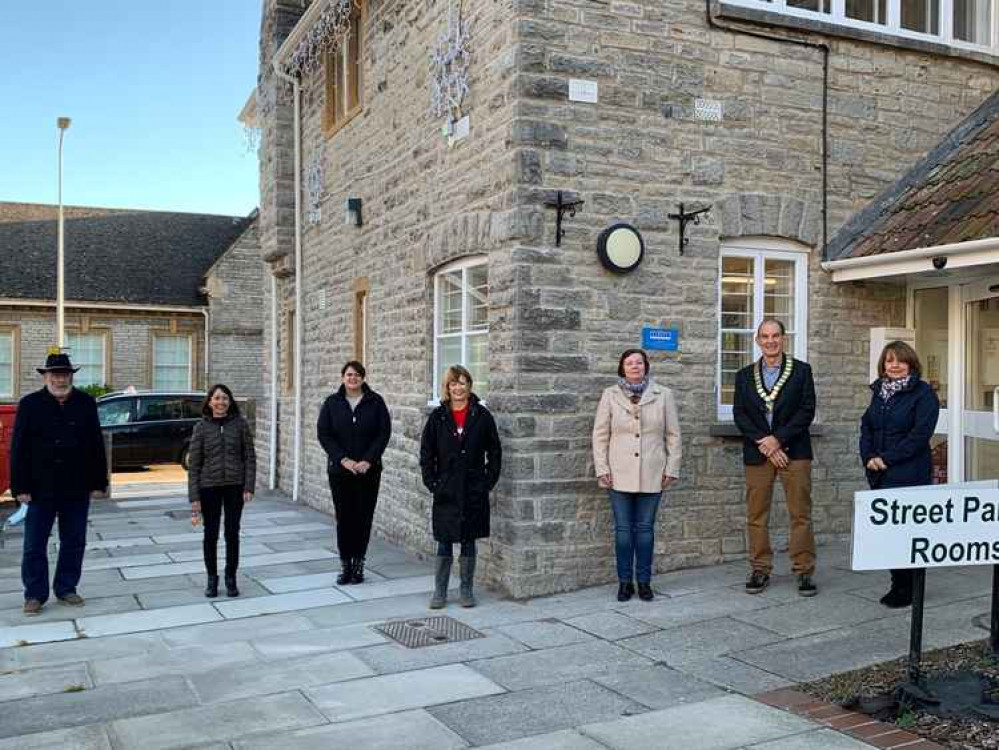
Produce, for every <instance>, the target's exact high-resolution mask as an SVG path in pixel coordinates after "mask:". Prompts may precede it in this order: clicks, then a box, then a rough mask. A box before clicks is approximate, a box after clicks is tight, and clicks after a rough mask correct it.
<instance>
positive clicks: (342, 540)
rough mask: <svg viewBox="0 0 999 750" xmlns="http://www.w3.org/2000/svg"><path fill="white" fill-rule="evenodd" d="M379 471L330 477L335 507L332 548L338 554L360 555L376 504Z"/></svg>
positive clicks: (367, 535) (366, 549)
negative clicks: (333, 543)
mask: <svg viewBox="0 0 999 750" xmlns="http://www.w3.org/2000/svg"><path fill="white" fill-rule="evenodd" d="M381 482H382V472H381V470H379V469H371V470H369V471H368V473H367V474H346V475H343V474H335V475H332V476H330V492H331V493H332V495H333V507H335V508H336V547H337V550H338V551H339V553H340V557H364V556H365V555H366V554H367V553H368V540H370V539H371V522H372V520H373V519H374V517H375V505H377V504H378V488H379V487H380V486H381Z"/></svg>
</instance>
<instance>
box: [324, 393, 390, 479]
mask: <svg viewBox="0 0 999 750" xmlns="http://www.w3.org/2000/svg"><path fill="white" fill-rule="evenodd" d="M361 389H362V391H363V394H362V396H361V400H360V401H359V402H358V404H357V408H356V409H353V410H351V408H350V403H349V402H348V401H347V389H346V387H344V386H342V385H341V386H340V388H339V390H337V391H336V393H333V394H331V395H330V396H329V397H328V398H327V399H326V401H325V402H324V403H323V408H322V409H321V410H320V411H319V420H318V422H317V423H316V432H317V434H318V435H319V442H320V444H321V445H322V446H323V450H324V451H326V455H327V456H328V457H329V463H328V466H327V470H328V472H329V475H330V480H331V481H332V480H334V479H336V478H337V477H343V476H348V475H349V476H352V475H351V474H350V472H348V471H347V470H346V469H345V468H343V466H341V465H340V462H341V461H342V460H343V459H344V458H349V459H350V460H351V461H367V462H368V463H369V464H371V468H372V470H374V471H381V469H382V453H384V452H385V448H386V446H388V442H389V438H390V437H391V436H392V418H391V417H390V416H389V411H388V407H386V406H385V401H384V400H383V399H382V397H381V396H379V395H378V394H377V393H375V392H374V391H373V390H371V389H370V388H369V387H368V385H367V383H363V384H362V385H361Z"/></svg>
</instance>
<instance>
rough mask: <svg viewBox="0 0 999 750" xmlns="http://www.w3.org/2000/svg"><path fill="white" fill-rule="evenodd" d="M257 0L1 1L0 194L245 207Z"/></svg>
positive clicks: (253, 196)
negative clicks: (62, 124)
mask: <svg viewBox="0 0 999 750" xmlns="http://www.w3.org/2000/svg"><path fill="white" fill-rule="evenodd" d="M260 10H261V0H30V1H29V2H15V0H0V201H18V202H25V203H53V204H54V203H56V202H57V201H58V195H59V194H58V184H59V180H58V167H59V130H58V128H57V127H56V119H57V118H58V117H60V116H66V117H70V118H72V125H71V126H70V128H69V130H67V131H66V135H65V140H64V144H63V203H64V204H66V205H77V206H102V207H110V208H143V209H154V210H164V211H183V212H192V213H215V214H229V215H240V216H245V215H246V214H248V213H249V212H250V211H252V210H253V209H254V208H255V207H256V206H257V204H258V200H259V191H258V183H257V160H256V154H255V153H254V152H253V151H250V150H249V149H248V148H247V145H246V139H245V137H244V132H243V127H242V125H241V124H240V123H238V122H237V120H236V117H237V116H238V115H239V112H240V110H241V109H242V108H243V105H244V104H245V102H246V100H247V97H249V95H250V93H251V92H252V91H253V89H254V87H255V86H256V81H257V67H258V61H257V54H258V47H257V37H258V33H259V29H260Z"/></svg>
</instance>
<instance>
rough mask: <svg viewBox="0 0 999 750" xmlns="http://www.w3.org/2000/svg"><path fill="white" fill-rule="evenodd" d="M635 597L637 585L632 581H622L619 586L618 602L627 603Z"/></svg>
mask: <svg viewBox="0 0 999 750" xmlns="http://www.w3.org/2000/svg"><path fill="white" fill-rule="evenodd" d="M634 595H635V584H633V583H632V582H631V581H621V582H620V583H619V584H618V586H617V600H618V601H619V602H626V601H628V600H629V599H631V597H633V596H634Z"/></svg>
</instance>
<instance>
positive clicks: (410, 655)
mask: <svg viewBox="0 0 999 750" xmlns="http://www.w3.org/2000/svg"><path fill="white" fill-rule="evenodd" d="M374 632H377V631H374ZM526 651H527V648H526V647H525V646H523V645H522V644H520V643H518V642H517V641H515V640H512V639H511V638H508V637H506V636H505V635H502V634H500V633H495V632H493V633H489V635H488V636H487V637H485V638H472V639H471V640H467V641H456V642H454V643H441V644H438V645H435V646H427V647H426V648H406V647H405V646H402V645H400V644H398V643H391V642H389V643H386V644H385V645H383V646H373V647H371V648H366V649H364V650H362V651H359V652H358V656H359V657H360V658H361V659H362V660H363V661H364V662H365V663H366V664H369V665H371V667H373V668H374V669H375V671H377V672H379V673H381V674H391V673H393V672H407V671H410V670H413V669H425V668H427V667H436V666H442V665H444V664H457V663H459V662H478V661H479V660H481V659H489V658H492V657H496V656H505V655H508V654H519V653H524V652H526Z"/></svg>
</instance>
